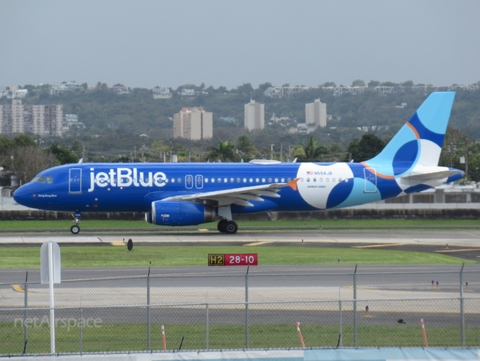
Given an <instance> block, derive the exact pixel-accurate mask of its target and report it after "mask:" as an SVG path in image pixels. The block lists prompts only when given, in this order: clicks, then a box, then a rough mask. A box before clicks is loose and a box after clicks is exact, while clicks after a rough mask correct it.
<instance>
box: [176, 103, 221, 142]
mask: <svg viewBox="0 0 480 361" xmlns="http://www.w3.org/2000/svg"><path fill="white" fill-rule="evenodd" d="M212 136H213V117H212V113H211V112H206V111H205V110H203V108H182V110H181V111H180V112H178V113H175V114H174V115H173V137H174V138H186V139H190V140H199V139H210V138H212Z"/></svg>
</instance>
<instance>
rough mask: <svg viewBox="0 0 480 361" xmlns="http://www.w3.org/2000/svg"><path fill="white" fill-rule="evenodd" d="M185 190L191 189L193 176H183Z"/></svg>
mask: <svg viewBox="0 0 480 361" xmlns="http://www.w3.org/2000/svg"><path fill="white" fill-rule="evenodd" d="M185 188H187V189H192V188H193V176H192V175H186V176H185Z"/></svg>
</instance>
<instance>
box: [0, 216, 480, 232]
mask: <svg viewBox="0 0 480 361" xmlns="http://www.w3.org/2000/svg"><path fill="white" fill-rule="evenodd" d="M71 225H72V222H71V221H69V220H27V221H25V220H2V221H0V230H5V229H17V230H18V229H21V230H29V229H61V230H65V232H68V231H69V229H70V226H71ZM238 225H239V228H240V230H241V229H242V227H282V228H283V227H292V228H296V227H322V228H325V227H327V228H328V227H360V228H364V227H370V228H375V227H382V228H385V227H393V228H398V227H401V228H403V229H408V228H409V227H420V228H421V227H425V228H433V227H434V228H444V227H478V228H480V222H479V221H478V220H468V219H460V220H457V219H454V220H452V219H439V220H405V219H338V220H335V219H322V220H306V221H298V220H296V221H261V222H260V221H259V222H257V221H255V222H254V221H251V222H248V221H239V222H238ZM216 226H217V224H216V223H215V222H213V223H205V224H201V225H199V226H196V227H194V228H216ZM81 227H82V232H87V231H88V230H89V229H98V228H109V229H113V228H118V229H121V228H147V229H148V228H151V229H152V230H156V231H158V232H159V233H162V232H165V231H172V230H181V229H182V227H161V226H155V225H152V224H149V223H147V222H145V221H143V220H138V221H132V220H125V221H122V220H94V219H92V220H89V219H86V220H84V221H82V223H81ZM190 228H192V227H190Z"/></svg>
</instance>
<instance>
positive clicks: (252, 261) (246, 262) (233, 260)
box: [208, 253, 258, 266]
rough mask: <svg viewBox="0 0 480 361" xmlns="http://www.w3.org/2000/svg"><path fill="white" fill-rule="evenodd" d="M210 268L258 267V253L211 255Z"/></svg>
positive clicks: (209, 256)
mask: <svg viewBox="0 0 480 361" xmlns="http://www.w3.org/2000/svg"><path fill="white" fill-rule="evenodd" d="M208 265H209V266H258V255H257V254H256V253H230V254H209V255H208Z"/></svg>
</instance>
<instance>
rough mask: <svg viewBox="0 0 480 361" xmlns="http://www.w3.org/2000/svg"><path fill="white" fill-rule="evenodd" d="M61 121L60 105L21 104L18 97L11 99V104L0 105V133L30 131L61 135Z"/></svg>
mask: <svg viewBox="0 0 480 361" xmlns="http://www.w3.org/2000/svg"><path fill="white" fill-rule="evenodd" d="M62 121H63V106H62V105H58V104H51V105H23V104H22V101H21V100H20V99H13V100H12V105H3V106H1V109H0V134H16V133H25V132H32V133H33V134H36V135H40V136H50V135H55V136H61V135H62V133H63V128H62Z"/></svg>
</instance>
